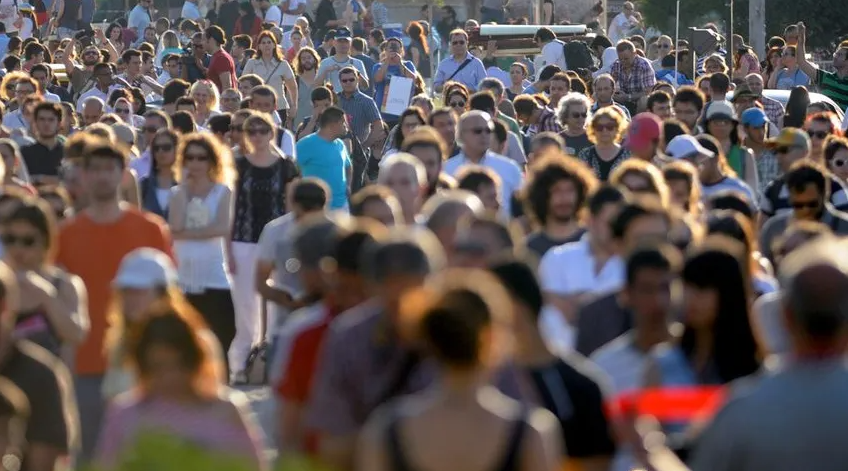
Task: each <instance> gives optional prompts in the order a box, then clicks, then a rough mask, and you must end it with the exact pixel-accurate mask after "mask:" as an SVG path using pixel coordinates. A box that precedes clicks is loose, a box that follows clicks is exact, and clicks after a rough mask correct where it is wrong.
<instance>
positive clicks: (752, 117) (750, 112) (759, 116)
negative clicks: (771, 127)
mask: <svg viewBox="0 0 848 471" xmlns="http://www.w3.org/2000/svg"><path fill="white" fill-rule="evenodd" d="M740 121H741V122H742V125H743V126H753V127H755V128H758V127H760V126H764V125H765V124H766V123H769V122H770V121H769V119H768V116H767V115H766V112H765V111H763V110H761V109H759V108H748V109H747V110H745V111H744V112H742V117H741V119H740Z"/></svg>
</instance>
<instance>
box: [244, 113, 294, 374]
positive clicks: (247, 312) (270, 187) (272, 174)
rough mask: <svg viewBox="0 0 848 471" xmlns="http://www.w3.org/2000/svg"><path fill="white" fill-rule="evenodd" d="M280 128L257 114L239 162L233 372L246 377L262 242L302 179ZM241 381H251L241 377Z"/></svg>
mask: <svg viewBox="0 0 848 471" xmlns="http://www.w3.org/2000/svg"><path fill="white" fill-rule="evenodd" d="M274 129H275V128H274V123H273V122H272V121H271V118H270V117H268V116H267V115H266V114H264V113H263V114H259V113H251V114H250V116H248V117H247V118H246V119H245V120H244V127H243V128H242V130H243V132H244V136H245V140H244V148H241V149H240V151H241V152H243V153H244V158H240V159H237V160H236V167H237V171H238V181H237V183H236V187H235V190H234V191H235V196H234V197H233V198H234V200H235V206H234V208H235V213H234V215H233V224H232V227H233V231H232V247H231V249H230V250H231V257H232V262H231V269H230V272H231V273H233V274H234V276H233V302H234V304H235V309H236V337H235V339H234V340H233V346H232V348H231V349H230V350H231V354H230V366H231V368H233V371H234V372H236V373H240V370H241V367H242V365H243V364H244V361H245V360H246V359H247V355H248V353H249V351H250V348H251V347H252V346H253V343H254V341H255V340H256V336H257V335H258V332H257V331H256V328H257V326H259V300H258V299H257V296H256V283H255V279H254V271H255V269H256V255H257V250H256V248H257V245H256V244H257V242H258V241H259V235H260V234H261V233H262V229H263V228H264V227H265V224H268V223H269V222H270V221H271V220H273V219H276V218H278V217H280V216H282V215H283V214H285V213H287V212H288V211H289V210H291V208H290V207H289V204H288V201H287V193H288V189H289V188H290V187H289V185H291V183H292V182H293V181H295V180H296V179H297V178H298V177H299V176H300V171H299V170H298V167H297V164H296V163H295V162H294V161H293V160H292V159H290V158H288V157H286V156H285V155H283V154H282V153H281V152H280V151H279V149H277V148H276V146H274V145H273V144H272V143H273V142H274V140H275V139H274ZM236 379H237V380H244V379H245V378H244V377H243V376H241V375H239V376H238V377H237V378H236Z"/></svg>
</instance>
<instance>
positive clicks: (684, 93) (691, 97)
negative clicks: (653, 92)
mask: <svg viewBox="0 0 848 471" xmlns="http://www.w3.org/2000/svg"><path fill="white" fill-rule="evenodd" d="M705 101H706V100H705V98H704V94H703V93H701V91H700V90H698V89H697V88H695V87H693V86H691V85H685V86H683V87H680V88H678V89H677V93H676V94H675V95H674V99H673V100H672V103H673V104H674V105H676V104H678V103H691V104H693V105H695V108H697V110H698V113H700V112H701V111H703V109H704V102H705Z"/></svg>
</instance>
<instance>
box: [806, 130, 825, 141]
mask: <svg viewBox="0 0 848 471" xmlns="http://www.w3.org/2000/svg"><path fill="white" fill-rule="evenodd" d="M807 135H808V136H810V139H812V138H814V137H815V138H817V139H824V138H826V137H827V136H829V135H830V133H829V132H827V131H807Z"/></svg>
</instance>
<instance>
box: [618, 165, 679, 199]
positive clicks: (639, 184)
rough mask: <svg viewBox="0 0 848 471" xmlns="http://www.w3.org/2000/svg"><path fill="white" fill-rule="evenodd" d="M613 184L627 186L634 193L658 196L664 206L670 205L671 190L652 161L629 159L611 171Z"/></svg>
mask: <svg viewBox="0 0 848 471" xmlns="http://www.w3.org/2000/svg"><path fill="white" fill-rule="evenodd" d="M609 183H610V184H611V185H614V186H617V187H622V188H626V189H627V190H628V191H630V193H633V194H634V195H649V196H653V197H655V198H657V199H658V200H659V201H660V203H661V204H662V206H663V207H664V208H668V205H669V190H668V185H667V184H666V182H665V177H664V176H663V174H662V172H660V169H659V168H657V167H656V166H655V165H654V164H652V163H650V162H645V161H644V160H640V159H629V160H626V161H624V162H622V163H621V165H619V166H618V167H616V168H615V170H613V171H612V173H610V177H609Z"/></svg>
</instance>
